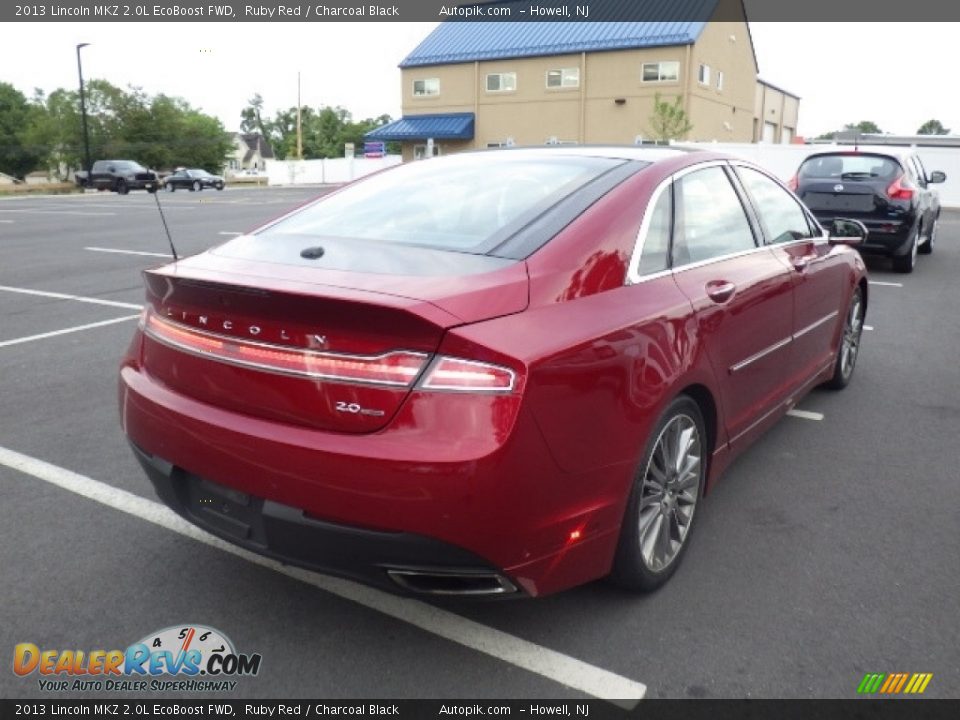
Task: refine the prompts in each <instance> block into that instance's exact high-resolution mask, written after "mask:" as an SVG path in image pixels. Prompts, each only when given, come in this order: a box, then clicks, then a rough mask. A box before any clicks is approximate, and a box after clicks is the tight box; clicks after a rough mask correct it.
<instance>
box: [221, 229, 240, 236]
mask: <svg viewBox="0 0 960 720" xmlns="http://www.w3.org/2000/svg"><path fill="white" fill-rule="evenodd" d="M217 235H243V233H242V232H236V231H235V230H221V231H220V232H218V233H217Z"/></svg>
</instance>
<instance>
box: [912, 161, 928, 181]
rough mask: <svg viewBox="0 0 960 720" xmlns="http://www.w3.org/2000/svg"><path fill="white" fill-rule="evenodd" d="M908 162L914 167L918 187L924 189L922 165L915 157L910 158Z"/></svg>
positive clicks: (924, 169) (925, 179)
mask: <svg viewBox="0 0 960 720" xmlns="http://www.w3.org/2000/svg"><path fill="white" fill-rule="evenodd" d="M910 160H911V161H912V162H913V164H914V167H915V168H916V171H917V182H919V183H920V187H926V186H927V170H926V168H925V167H923V163H922V162H920V158H918V157H917V156H916V155H914V156H913V157H911V158H910Z"/></svg>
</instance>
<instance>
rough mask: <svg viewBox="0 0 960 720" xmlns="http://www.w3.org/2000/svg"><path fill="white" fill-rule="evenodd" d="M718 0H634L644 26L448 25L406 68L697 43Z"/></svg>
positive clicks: (414, 54)
mask: <svg viewBox="0 0 960 720" xmlns="http://www.w3.org/2000/svg"><path fill="white" fill-rule="evenodd" d="M718 2H719V0H631V5H632V6H635V9H633V10H631V12H632V13H636V14H633V15H632V17H637V16H638V15H639V16H641V17H645V18H648V20H646V21H644V22H559V21H550V22H479V21H473V22H456V21H450V22H445V23H442V24H441V25H439V26H438V27H437V28H436V29H434V31H433V32H432V33H430V34H429V35H428V36H427V37H426V38H425V39H424V41H423V42H421V43H420V44H419V45H418V46H417V47H416V48H415V49H414V50H413V52H411V53H410V54H409V55H407V57H406V58H404V60H403V62H401V63H400V67H402V68H406V67H417V66H422V65H446V64H449V63H465V62H473V61H475V60H497V59H505V58H518V57H535V56H542V55H560V54H564V53H579V52H595V51H601V50H625V49H630V48H643V47H660V46H665V45H691V44H693V43H694V42H696V40H697V38H699V37H700V33H701V32H703V28H704V26H705V25H706V21H707V20H708V19H709V18H710V16H711V15H712V14H713V12H714V10H715V9H716V6H717V4H718ZM504 4H506V5H513V4H517V5H520V3H511V2H508V3H504ZM525 6H529V2H527V3H525Z"/></svg>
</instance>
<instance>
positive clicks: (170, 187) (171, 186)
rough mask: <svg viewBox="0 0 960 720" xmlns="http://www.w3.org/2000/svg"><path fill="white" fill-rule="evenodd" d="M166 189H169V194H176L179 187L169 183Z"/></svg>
mask: <svg viewBox="0 0 960 720" xmlns="http://www.w3.org/2000/svg"><path fill="white" fill-rule="evenodd" d="M164 187H165V188H166V189H167V192H175V191H176V189H177V186H176V185H175V184H174V183H172V182H169V181H168V182H167V183H166V184H165V185H164Z"/></svg>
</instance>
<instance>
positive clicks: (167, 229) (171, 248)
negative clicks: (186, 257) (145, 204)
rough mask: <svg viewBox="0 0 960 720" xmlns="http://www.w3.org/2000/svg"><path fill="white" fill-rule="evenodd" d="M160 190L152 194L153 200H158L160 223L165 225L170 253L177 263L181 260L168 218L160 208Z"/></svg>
mask: <svg viewBox="0 0 960 720" xmlns="http://www.w3.org/2000/svg"><path fill="white" fill-rule="evenodd" d="M159 190H160V188H159V186H158V187H157V189H156V190H154V191H153V193H151V194H152V195H153V199H154V200H156V202H157V211H158V212H159V213H160V221H161V222H162V223H163V230H164V232H166V233H167V242H169V243H170V252H172V253H173V261H174V262H176V261H177V260H179V259H180V258H179V257H177V248H175V247H174V246H173V237H172V236H171V235H170V228H169V227H167V218H165V217H164V216H163V208H162V207H160V192H159Z"/></svg>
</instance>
